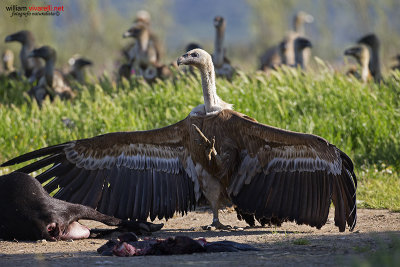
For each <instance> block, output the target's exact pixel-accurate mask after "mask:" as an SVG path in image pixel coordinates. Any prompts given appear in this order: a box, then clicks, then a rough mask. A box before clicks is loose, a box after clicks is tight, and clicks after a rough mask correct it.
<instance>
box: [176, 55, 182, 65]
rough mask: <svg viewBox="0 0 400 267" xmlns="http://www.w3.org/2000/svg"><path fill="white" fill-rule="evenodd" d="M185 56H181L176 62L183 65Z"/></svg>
mask: <svg viewBox="0 0 400 267" xmlns="http://www.w3.org/2000/svg"><path fill="white" fill-rule="evenodd" d="M182 61H183V58H182V57H179V58H178V60H177V61H176V64H178V66H180V65H182V64H183V63H182Z"/></svg>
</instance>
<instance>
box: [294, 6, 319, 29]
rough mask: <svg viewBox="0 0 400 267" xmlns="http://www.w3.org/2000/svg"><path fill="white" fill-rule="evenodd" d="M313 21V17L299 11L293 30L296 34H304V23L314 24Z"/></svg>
mask: <svg viewBox="0 0 400 267" xmlns="http://www.w3.org/2000/svg"><path fill="white" fill-rule="evenodd" d="M313 21H314V17H313V16H311V15H310V14H308V13H306V12H304V11H299V12H297V13H296V15H295V16H294V18H293V28H294V30H295V31H296V32H298V33H300V34H304V23H312V22H313Z"/></svg>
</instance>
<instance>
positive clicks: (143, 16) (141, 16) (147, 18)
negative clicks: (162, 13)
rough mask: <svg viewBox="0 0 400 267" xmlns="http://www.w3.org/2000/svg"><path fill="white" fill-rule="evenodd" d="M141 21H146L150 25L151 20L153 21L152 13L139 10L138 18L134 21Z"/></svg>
mask: <svg viewBox="0 0 400 267" xmlns="http://www.w3.org/2000/svg"><path fill="white" fill-rule="evenodd" d="M139 21H142V22H144V23H147V24H148V25H150V21H151V16H150V13H149V12H147V11H146V10H139V11H138V12H137V13H136V19H135V21H134V22H133V23H137V22H139Z"/></svg>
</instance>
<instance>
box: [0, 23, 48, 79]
mask: <svg viewBox="0 0 400 267" xmlns="http://www.w3.org/2000/svg"><path fill="white" fill-rule="evenodd" d="M5 42H19V43H21V45H22V48H21V52H20V53H19V57H20V60H21V67H22V71H23V75H25V77H27V78H28V79H29V82H34V81H35V80H38V79H39V78H40V70H41V69H42V67H43V64H42V63H41V62H40V60H39V59H38V58H32V57H29V54H30V53H31V52H32V50H33V49H35V38H34V37H33V34H32V33H31V32H30V31H19V32H16V33H14V34H11V35H8V36H7V37H6V39H5Z"/></svg>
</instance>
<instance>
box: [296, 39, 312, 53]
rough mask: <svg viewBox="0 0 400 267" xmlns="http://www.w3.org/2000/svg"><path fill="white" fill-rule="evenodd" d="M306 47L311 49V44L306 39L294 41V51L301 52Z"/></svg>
mask: <svg viewBox="0 0 400 267" xmlns="http://www.w3.org/2000/svg"><path fill="white" fill-rule="evenodd" d="M307 47H309V48H312V44H311V42H310V40H308V39H307V38H304V37H297V38H296V40H295V41H294V48H295V50H296V51H302V50H304V49H305V48H307Z"/></svg>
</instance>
